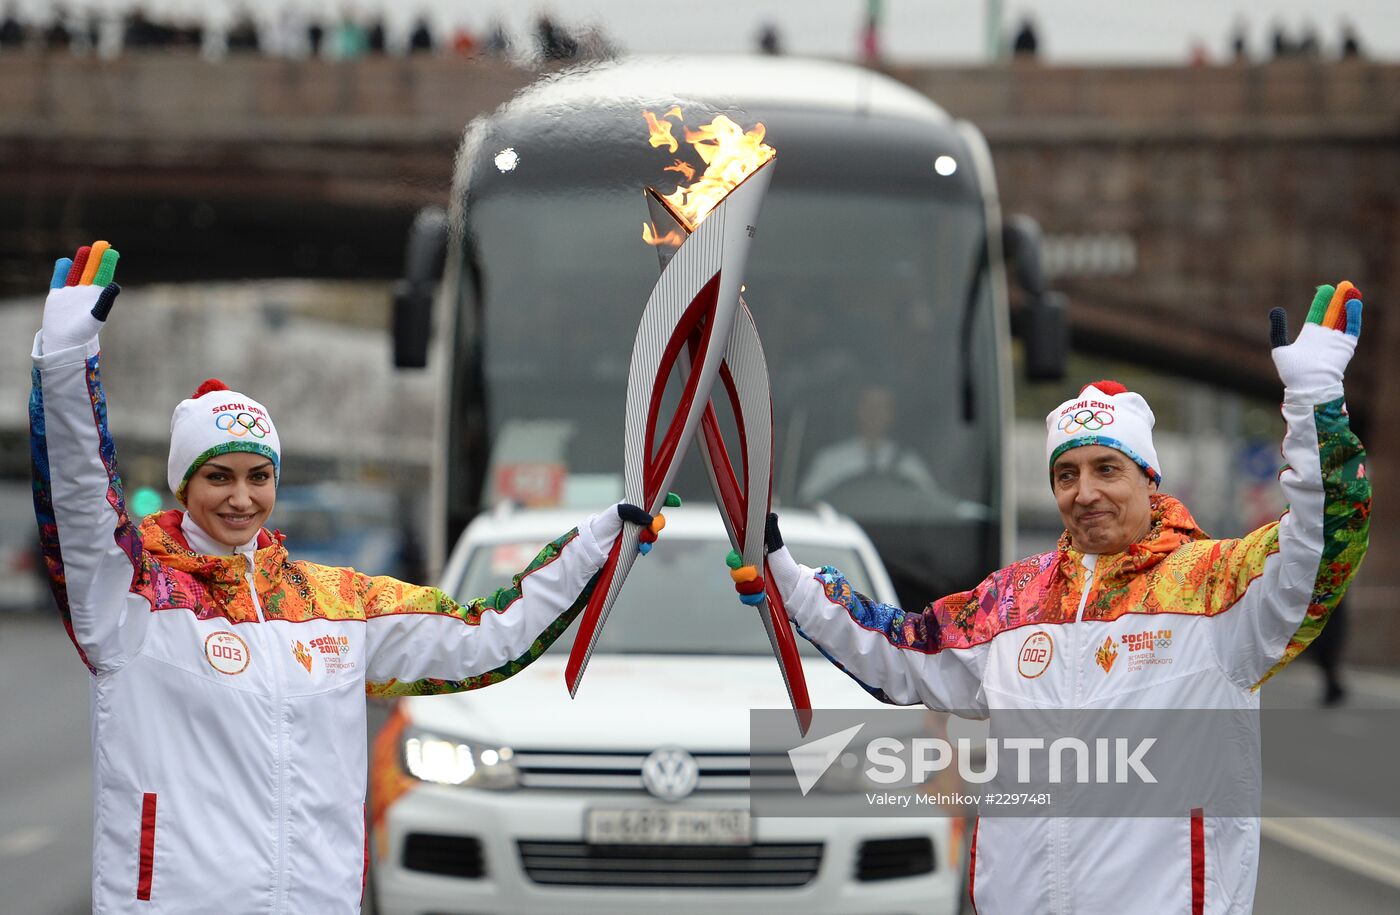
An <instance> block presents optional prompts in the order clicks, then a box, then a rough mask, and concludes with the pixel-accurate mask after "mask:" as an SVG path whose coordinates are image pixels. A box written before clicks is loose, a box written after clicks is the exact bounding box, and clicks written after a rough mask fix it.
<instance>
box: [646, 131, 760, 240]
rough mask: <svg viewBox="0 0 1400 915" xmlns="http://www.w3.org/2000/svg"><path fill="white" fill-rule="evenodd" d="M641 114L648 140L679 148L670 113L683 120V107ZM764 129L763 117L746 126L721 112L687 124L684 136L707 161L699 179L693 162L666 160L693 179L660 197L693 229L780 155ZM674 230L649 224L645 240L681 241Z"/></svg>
mask: <svg viewBox="0 0 1400 915" xmlns="http://www.w3.org/2000/svg"><path fill="white" fill-rule="evenodd" d="M643 114H644V115H645V117H646V121H647V128H648V130H649V132H650V136H649V137H648V141H649V142H650V143H651V145H652V146H654V147H657V148H660V147H662V146H665V147H666V148H667V150H668V151H669V152H675V151H676V150H677V149H679V143H678V142H677V141H676V139H675V137H674V136H672V134H671V129H672V126H673V125H672V124H671V122H670V121H669V120H666V118H670V117H672V116H674V117H675V118H676V119H677V120H681V111H680V108H678V107H673V108H672V109H671V110H670V111H668V112H666V114H665V115H663V116H662V118H658V117H657V116H656V115H655V114H654V113H653V112H650V111H645V112H643ZM764 134H765V130H764V127H763V124H761V123H760V124H757V125H755V127H754V128H753V129H752V130H749V131H745V130H744V129H743V128H742V127H740V126H739V125H738V124H736V123H734V121H733V120H731V119H730V118H729V117H727V116H725V115H722V114H721V115H717V116H716V117H715V119H714V120H713V121H711V122H710V123H708V124H705V125H703V126H701V127H700V128H699V129H697V130H691V129H690V128H688V127H687V128H685V141H686V143H688V144H690V145H691V146H692V147H694V149H695V153H696V155H698V156H699V157H700V161H702V162H704V163H705V171H704V173H703V174H702V175H701V176H700V177H699V178H698V179H695V178H694V175H695V170H694V168H693V167H692V166H690V165H687V164H686V163H684V162H682V161H680V160H679V159H677V160H676V161H675V163H674V164H672V165H669V166H667V167H666V170H667V171H674V172H679V173H680V174H681V175H682V176H683V177H684V179H685V180H686V181H687V182H689V183H688V184H683V185H681V186H680V187H677V188H676V190H675V192H674V193H672V194H669V195H666V196H663V197H662V199H663V200H665V201H666V202H667V203H668V204H670V207H671V210H672V211H673V213H674V214H675V216H676V217H677V218H678V219H679V220H680V221H681V222H682V224H683V225H684V226H685V228H686V229H688V230H690V231H694V230H695V227H696V226H698V225H699V224H700V221H701V220H702V219H704V218H705V217H706V216H707V215H709V212H710V211H711V210H713V209H714V208H715V207H716V206H718V205H719V203H720V201H721V200H723V199H724V197H725V195H726V194H728V193H729V192H730V191H732V190H734V188H735V187H737V186H738V184H739V182H741V181H743V180H744V179H745V178H747V177H748V176H749V175H750V174H752V173H753V172H754V171H755V170H757V169H758V167H759V166H760V165H762V164H763V163H764V162H767V161H768V160H769V159H771V158H772V157H773V156H774V155H776V152H775V151H774V149H773V147H771V146H769V145H768V144H766V143H764V142H763V137H764ZM692 179H693V180H692ZM674 234H675V233H673V232H668V233H666V235H665V236H663V237H661V238H660V239H658V238H657V237H656V233H655V231H653V230H652V228H651V226H650V224H647V225H644V226H643V227H642V240H643V241H645V242H646V243H647V244H649V245H659V244H676V243H678V242H673V241H670V240H669V239H670V238H671V236H672V235H674Z"/></svg>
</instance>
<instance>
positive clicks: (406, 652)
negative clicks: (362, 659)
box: [364, 526, 604, 696]
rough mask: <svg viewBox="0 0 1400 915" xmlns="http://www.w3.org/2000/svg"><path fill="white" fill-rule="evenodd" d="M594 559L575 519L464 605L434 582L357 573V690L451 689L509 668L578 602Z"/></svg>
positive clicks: (583, 599) (535, 651)
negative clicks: (360, 651)
mask: <svg viewBox="0 0 1400 915" xmlns="http://www.w3.org/2000/svg"><path fill="white" fill-rule="evenodd" d="M603 560H604V556H603V553H602V551H601V550H600V549H599V548H598V545H597V544H596V543H595V542H594V541H593V538H592V535H591V534H590V533H589V532H588V531H587V530H586V526H585V529H584V530H572V531H570V532H569V533H567V534H565V535H564V536H562V537H560V538H558V539H557V540H554V541H551V542H550V543H547V544H545V547H544V549H542V550H540V552H539V554H538V555H537V556H535V558H534V560H532V561H531V562H530V564H529V565H528V566H526V567H525V569H524V570H523V571H521V572H520V573H519V574H517V575H516V576H515V577H514V578H513V579H512V580H511V584H510V587H508V588H501V589H500V590H499V591H497V592H496V593H495V594H492V595H490V596H489V597H478V598H473V599H472V600H470V601H468V602H467V603H464V604H459V603H457V602H456V601H454V600H453V599H452V598H451V597H449V596H448V595H447V594H446V593H444V592H443V591H440V590H438V589H437V588H428V587H422V586H419V585H410V584H405V583H404V582H401V581H397V580H395V579H392V578H387V577H380V578H368V577H366V578H365V596H364V600H365V619H366V624H367V628H368V634H369V666H368V670H367V672H366V674H367V680H368V683H367V687H366V689H367V690H368V692H369V694H370V695H373V696H426V695H435V694H437V693H456V692H462V691H464V690H469V689H479V688H480V687H483V686H490V685H491V684H492V683H497V682H499V681H501V680H504V679H506V678H507V677H510V676H513V675H514V674H516V673H519V672H520V671H521V670H524V669H525V667H526V666H527V665H528V664H530V663H531V662H532V661H534V660H535V659H536V658H538V657H539V656H540V655H541V654H543V653H544V651H545V649H546V648H548V647H549V646H550V645H552V644H553V643H554V641H555V640H556V639H558V638H559V636H560V635H562V634H563V633H564V630H565V629H568V628H569V624H570V623H572V622H573V621H574V617H576V616H578V614H579V612H580V611H582V610H583V608H584V607H585V606H586V605H587V603H588V598H589V596H590V595H591V594H592V593H593V585H594V582H595V580H596V578H597V573H598V569H599V568H601V567H602V565H603Z"/></svg>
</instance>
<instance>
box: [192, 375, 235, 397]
mask: <svg viewBox="0 0 1400 915" xmlns="http://www.w3.org/2000/svg"><path fill="white" fill-rule="evenodd" d="M227 390H228V385H226V384H224V383H223V382H222V381H220V380H219V379H217V378H206V379H204V380H203V381H202V382H200V384H199V387H197V388H195V389H194V393H193V394H191V395H190V400H199V398H201V397H203V396H204V395H205V394H208V393H209V392H210V391H227Z"/></svg>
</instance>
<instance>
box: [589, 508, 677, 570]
mask: <svg viewBox="0 0 1400 915" xmlns="http://www.w3.org/2000/svg"><path fill="white" fill-rule="evenodd" d="M680 504H681V500H680V497H679V496H677V495H676V494H675V493H667V494H666V507H668V508H674V507H676V506H679V505H680ZM623 521H630V522H632V523H633V524H635V525H637V526H638V527H640V528H641V529H642V533H641V536H640V538H639V539H638V541H637V551H638V552H639V553H641V554H642V555H643V556H645V555H646V554H647V553H650V552H651V546H652V544H653V543H655V542H656V537H657V534H659V533H661V529H662V528H663V527H665V526H666V516H665V515H663V514H661V513H659V512H658V513H657V514H656V516H655V517H652V516H651V515H650V514H648V513H647V511H646V510H645V509H642V508H638V507H637V506H635V505H632V504H631V503H629V502H618V503H616V504H614V505H611V506H609V507H607V508H605V509H603V510H602V511H600V512H598V513H597V514H596V515H590V516H589V517H588V519H587V520H586V521H584V522H583V524H582V525H580V527H587V528H588V532H589V533H590V534H592V535H593V541H594V542H595V543H597V544H598V549H600V550H602V551H603V555H604V556H605V557H606V556H607V554H608V553H609V551H611V550H612V545H613V541H614V540H616V539H617V538H618V535H620V534H621V533H622V522H623Z"/></svg>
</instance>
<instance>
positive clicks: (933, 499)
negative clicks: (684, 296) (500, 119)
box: [449, 157, 1001, 601]
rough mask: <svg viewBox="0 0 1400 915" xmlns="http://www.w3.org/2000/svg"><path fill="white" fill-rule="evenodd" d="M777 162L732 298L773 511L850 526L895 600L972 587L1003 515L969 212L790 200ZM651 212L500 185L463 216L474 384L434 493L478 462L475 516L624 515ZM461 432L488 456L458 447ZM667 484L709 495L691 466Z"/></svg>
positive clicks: (799, 192) (464, 386)
mask: <svg viewBox="0 0 1400 915" xmlns="http://www.w3.org/2000/svg"><path fill="white" fill-rule="evenodd" d="M783 164H784V163H783V161H782V160H781V157H780V160H779V162H778V163H777V165H778V167H779V169H780V170H779V171H778V172H776V174H775V179H774V182H773V186H772V189H771V190H770V192H769V194H768V197H767V199H766V200H765V202H764V206H763V211H762V213H761V214H760V217H759V219H760V221H759V233H758V236H757V238H756V240H755V242H754V245H753V248H752V251H751V254H750V259H749V264H748V267H747V270H746V272H745V283H746V287H747V288H746V291H745V293H744V295H745V298H746V300H747V301H748V303H749V306H750V309H751V310H752V312H753V315H754V320H755V322H756V324H757V326H758V331H759V334H760V336H761V337H762V340H763V346H764V351H765V354H766V357H767V361H768V368H769V373H770V376H771V383H772V390H773V408H774V426H775V429H774V482H773V495H774V502H775V504H780V505H781V504H786V505H810V504H815V503H818V502H826V503H828V504H830V505H832V506H833V507H834V508H836V509H837V510H838V511H841V512H844V513H846V514H848V515H850V516H852V517H853V518H855V519H856V520H857V521H858V522H860V523H861V524H862V525H863V526H864V527H865V528H866V530H867V531H868V532H869V533H870V535H871V537H872V539H873V540H875V542H876V545H877V547H878V548H879V549H880V551H881V554H882V556H883V557H884V559H885V562H886V565H887V566H888V567H889V568H890V571H891V576H892V578H893V579H894V581H895V584H896V588H897V589H898V590H899V591H900V592H901V598H902V599H903V600H905V601H927V600H929V599H931V598H932V597H936V596H939V595H940V594H942V593H945V592H946V590H952V589H954V588H955V587H956V588H965V587H970V586H971V585H972V584H973V583H975V581H976V580H977V579H978V578H980V576H981V575H983V574H985V572H986V570H987V569H988V568H990V567H991V562H992V561H994V560H995V559H996V555H995V552H994V551H995V549H996V544H997V543H998V542H999V541H998V538H999V528H998V512H999V499H1000V497H1001V496H1000V491H999V486H998V479H997V477H998V470H997V468H998V467H999V449H1000V447H1001V443H1000V441H999V436H1000V431H999V428H998V423H999V411H998V397H997V389H998V384H999V379H998V373H997V368H996V366H997V349H996V342H995V335H994V333H993V322H992V316H991V290H990V286H991V284H990V282H989V281H988V279H987V270H988V267H987V258H986V249H985V235H986V229H985V224H984V217H983V212H982V209H981V205H980V203H979V202H978V201H977V200H976V198H975V197H972V198H970V199H967V198H964V199H955V198H953V199H950V198H948V197H946V196H945V197H943V198H939V197H935V196H933V195H932V194H929V195H920V194H918V193H911V191H910V189H909V187H908V185H907V183H904V184H901V185H899V186H894V185H892V186H891V187H889V188H888V189H887V190H885V191H882V190H881V189H880V187H879V185H878V183H874V182H870V181H865V182H863V183H862V185H861V186H860V187H859V188H857V189H853V188H851V187H845V188H842V187H835V186H832V187H827V186H823V185H820V184H817V185H814V184H813V183H811V182H807V183H798V184H795V185H794V184H787V185H785V184H783V183H781V178H782V176H783V173H782V171H781V168H782V166H783ZM930 171H931V170H930ZM646 213H647V211H646V206H645V203H644V200H643V197H642V194H641V188H640V187H637V188H635V189H634V190H633V192H632V193H621V192H619V191H618V190H617V189H615V188H607V187H603V186H599V187H596V188H595V187H589V186H587V185H584V186H556V187H552V188H550V189H548V192H540V191H539V190H538V189H534V190H531V191H529V192H515V191H513V190H510V189H503V188H501V187H500V186H499V185H498V186H497V187H496V188H495V189H493V191H492V193H490V194H487V195H482V196H480V197H478V198H476V199H473V200H472V201H471V205H470V206H469V207H468V213H467V217H466V226H465V228H466V233H465V238H466V239H467V244H466V248H467V252H468V253H466V254H464V255H462V256H464V257H466V258H468V260H469V261H470V262H471V269H472V270H473V271H474V272H475V274H476V277H475V279H476V282H475V284H474V287H473V289H472V290H471V292H470V295H472V296H475V297H476V301H475V302H465V301H464V302H463V304H462V308H463V310H464V311H471V312H473V316H472V317H471V318H468V319H465V320H463V321H462V322H461V324H462V326H461V327H459V341H458V344H457V346H458V352H459V353H477V354H479V360H477V368H476V372H479V374H478V375H476V377H475V378H465V377H463V372H464V371H465V368H464V367H463V366H458V375H459V379H458V383H457V385H456V389H457V390H458V391H460V392H462V393H461V395H460V396H459V397H457V398H454V401H453V402H454V404H457V406H456V407H454V409H456V410H457V411H458V412H459V413H461V414H462V415H461V416H459V417H454V422H455V425H456V429H455V430H454V432H453V433H452V434H453V435H454V436H455V440H456V441H457V442H458V447H451V448H449V454H450V457H449V461H455V462H457V466H455V467H451V468H450V471H449V472H450V474H451V476H450V477H449V479H453V478H456V479H462V478H465V477H470V476H471V473H470V472H469V468H467V467H466V466H465V464H466V463H467V462H470V461H471V460H473V459H475V460H476V461H478V462H483V461H484V463H485V464H486V466H485V467H484V468H477V469H476V470H475V475H476V477H477V478H478V479H479V480H480V482H479V484H478V485H479V487H480V488H479V490H478V492H477V493H476V498H477V499H479V500H480V502H481V503H482V507H485V506H486V505H490V504H491V503H492V502H493V501H497V500H499V499H502V498H511V499H514V500H515V501H518V502H524V503H526V504H530V503H531V501H532V498H539V499H540V500H541V501H540V504H551V503H552V504H559V503H565V504H567V503H570V502H578V503H588V502H593V503H601V502H604V501H605V500H610V499H616V498H620V497H621V494H622V466H623V460H622V445H623V427H624V416H623V413H624V407H625V403H626V386H627V374H628V365H629V361H630V358H631V351H632V343H633V339H634V336H635V333H636V329H637V325H638V322H639V320H640V316H641V313H642V310H643V307H644V305H645V303H646V301H647V298H648V295H649V294H650V292H651V289H652V287H653V285H654V284H655V282H656V279H657V276H658V262H657V257H656V252H655V251H654V250H653V249H652V248H650V247H648V246H647V245H646V244H645V243H644V242H643V241H642V239H641V235H642V223H643V221H644V220H645V218H646ZM465 285H467V284H464V286H465ZM465 295H466V294H464V297H465ZM459 358H460V357H459ZM476 372H473V374H476ZM721 400H722V398H716V400H715V402H716V409H717V410H718V411H719V412H720V414H721V416H722V422H723V417H724V416H725V415H726V414H727V412H728V408H727V405H725V406H721V405H720V401H721ZM468 401H474V402H475V404H474V406H468V405H467V403H468ZM471 410H475V411H477V412H476V418H475V419H474V420H473V419H470V418H469V417H467V416H466V413H467V412H468V411H471ZM473 427H475V428H477V429H478V431H477V433H476V434H477V435H478V436H479V435H480V434H481V433H482V431H484V434H485V436H486V442H487V444H478V445H476V446H475V447H473V446H472V444H471V443H470V442H468V441H466V438H467V437H469V435H470V433H469V432H468V430H469V429H470V428H473ZM736 466H737V463H736ZM532 487H533V488H532ZM672 488H673V489H675V490H677V491H678V492H680V493H682V495H684V496H686V497H689V498H705V499H708V498H709V486H708V483H707V482H706V479H705V476H704V467H703V464H702V462H701V461H700V459H699V457H698V455H695V454H693V453H692V455H690V456H689V457H687V459H686V462H685V465H684V467H683V468H682V470H681V474H680V476H679V477H678V479H677V480H676V482H675V484H674V485H673V486H672ZM532 494H533V495H532ZM455 498H458V499H461V498H463V490H462V489H460V488H459V489H458V491H457V495H456V496H455ZM940 589H941V590H940Z"/></svg>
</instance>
